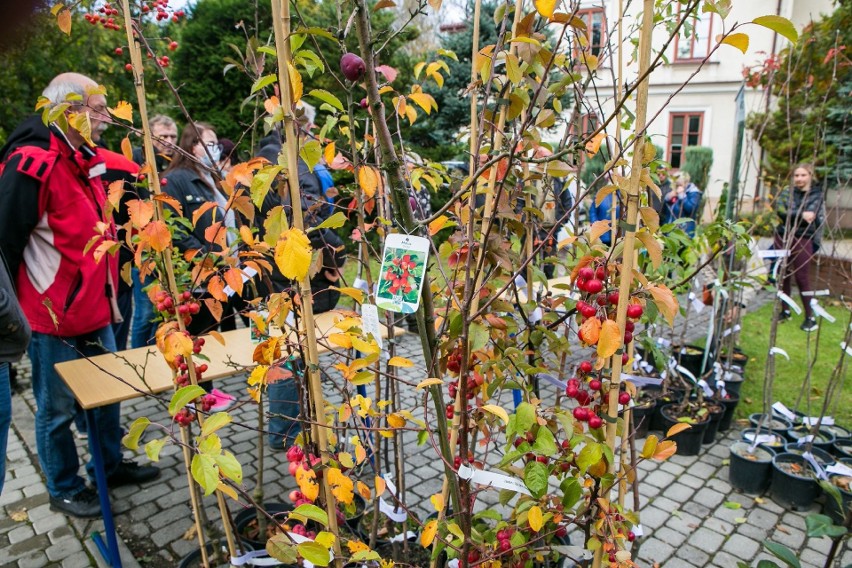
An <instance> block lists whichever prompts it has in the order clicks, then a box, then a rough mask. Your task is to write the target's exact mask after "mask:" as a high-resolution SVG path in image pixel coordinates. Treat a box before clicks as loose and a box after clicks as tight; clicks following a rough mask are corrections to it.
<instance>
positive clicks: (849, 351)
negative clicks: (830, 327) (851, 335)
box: [840, 341, 852, 357]
mask: <svg viewBox="0 0 852 568" xmlns="http://www.w3.org/2000/svg"><path fill="white" fill-rule="evenodd" d="M840 348H841V349H843V350H844V351H845V352H846V354H847V355H849V356H850V357H852V345H846V342H845V341H843V342H841V343H840Z"/></svg>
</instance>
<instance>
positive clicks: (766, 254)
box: [757, 249, 790, 258]
mask: <svg viewBox="0 0 852 568" xmlns="http://www.w3.org/2000/svg"><path fill="white" fill-rule="evenodd" d="M757 254H758V256H760V258H784V257H785V256H790V251H789V250H786V249H769V250H761V251H758V252H757Z"/></svg>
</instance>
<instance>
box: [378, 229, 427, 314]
mask: <svg viewBox="0 0 852 568" xmlns="http://www.w3.org/2000/svg"><path fill="white" fill-rule="evenodd" d="M428 259H429V241H428V240H427V239H424V238H423V237H415V236H411V235H402V234H393V235H388V239H387V241H385V250H384V254H383V255H382V270H381V273H380V275H379V289H378V293H377V294H376V305H377V306H378V307H380V308H382V309H384V310H390V311H392V312H400V313H403V314H412V313H414V312H415V311H417V307H418V306H419V305H420V290H421V289H422V288H423V281H424V280H425V275H426V266H427V261H428Z"/></svg>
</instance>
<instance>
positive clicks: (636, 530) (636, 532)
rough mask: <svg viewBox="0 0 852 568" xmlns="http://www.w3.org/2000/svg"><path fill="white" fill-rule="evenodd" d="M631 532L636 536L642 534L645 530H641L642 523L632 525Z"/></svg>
mask: <svg viewBox="0 0 852 568" xmlns="http://www.w3.org/2000/svg"><path fill="white" fill-rule="evenodd" d="M633 534H634V535H636V536H644V535H645V532H644V531H643V530H642V525H641V524H640V525H636V526H635V527H633Z"/></svg>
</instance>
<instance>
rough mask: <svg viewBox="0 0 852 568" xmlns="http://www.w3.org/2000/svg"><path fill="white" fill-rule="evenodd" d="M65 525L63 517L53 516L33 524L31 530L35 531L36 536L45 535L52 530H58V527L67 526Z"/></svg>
mask: <svg viewBox="0 0 852 568" xmlns="http://www.w3.org/2000/svg"><path fill="white" fill-rule="evenodd" d="M67 524H68V523H67V521H66V520H65V516H64V515H58V514H55V515H51V516H49V517H45V518H43V519H39V520H37V521H36V522H34V523H33V529H35V532H36V534H45V533H47V532H50V531H52V530H53V529H58V528H59V527H64V526H67Z"/></svg>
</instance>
